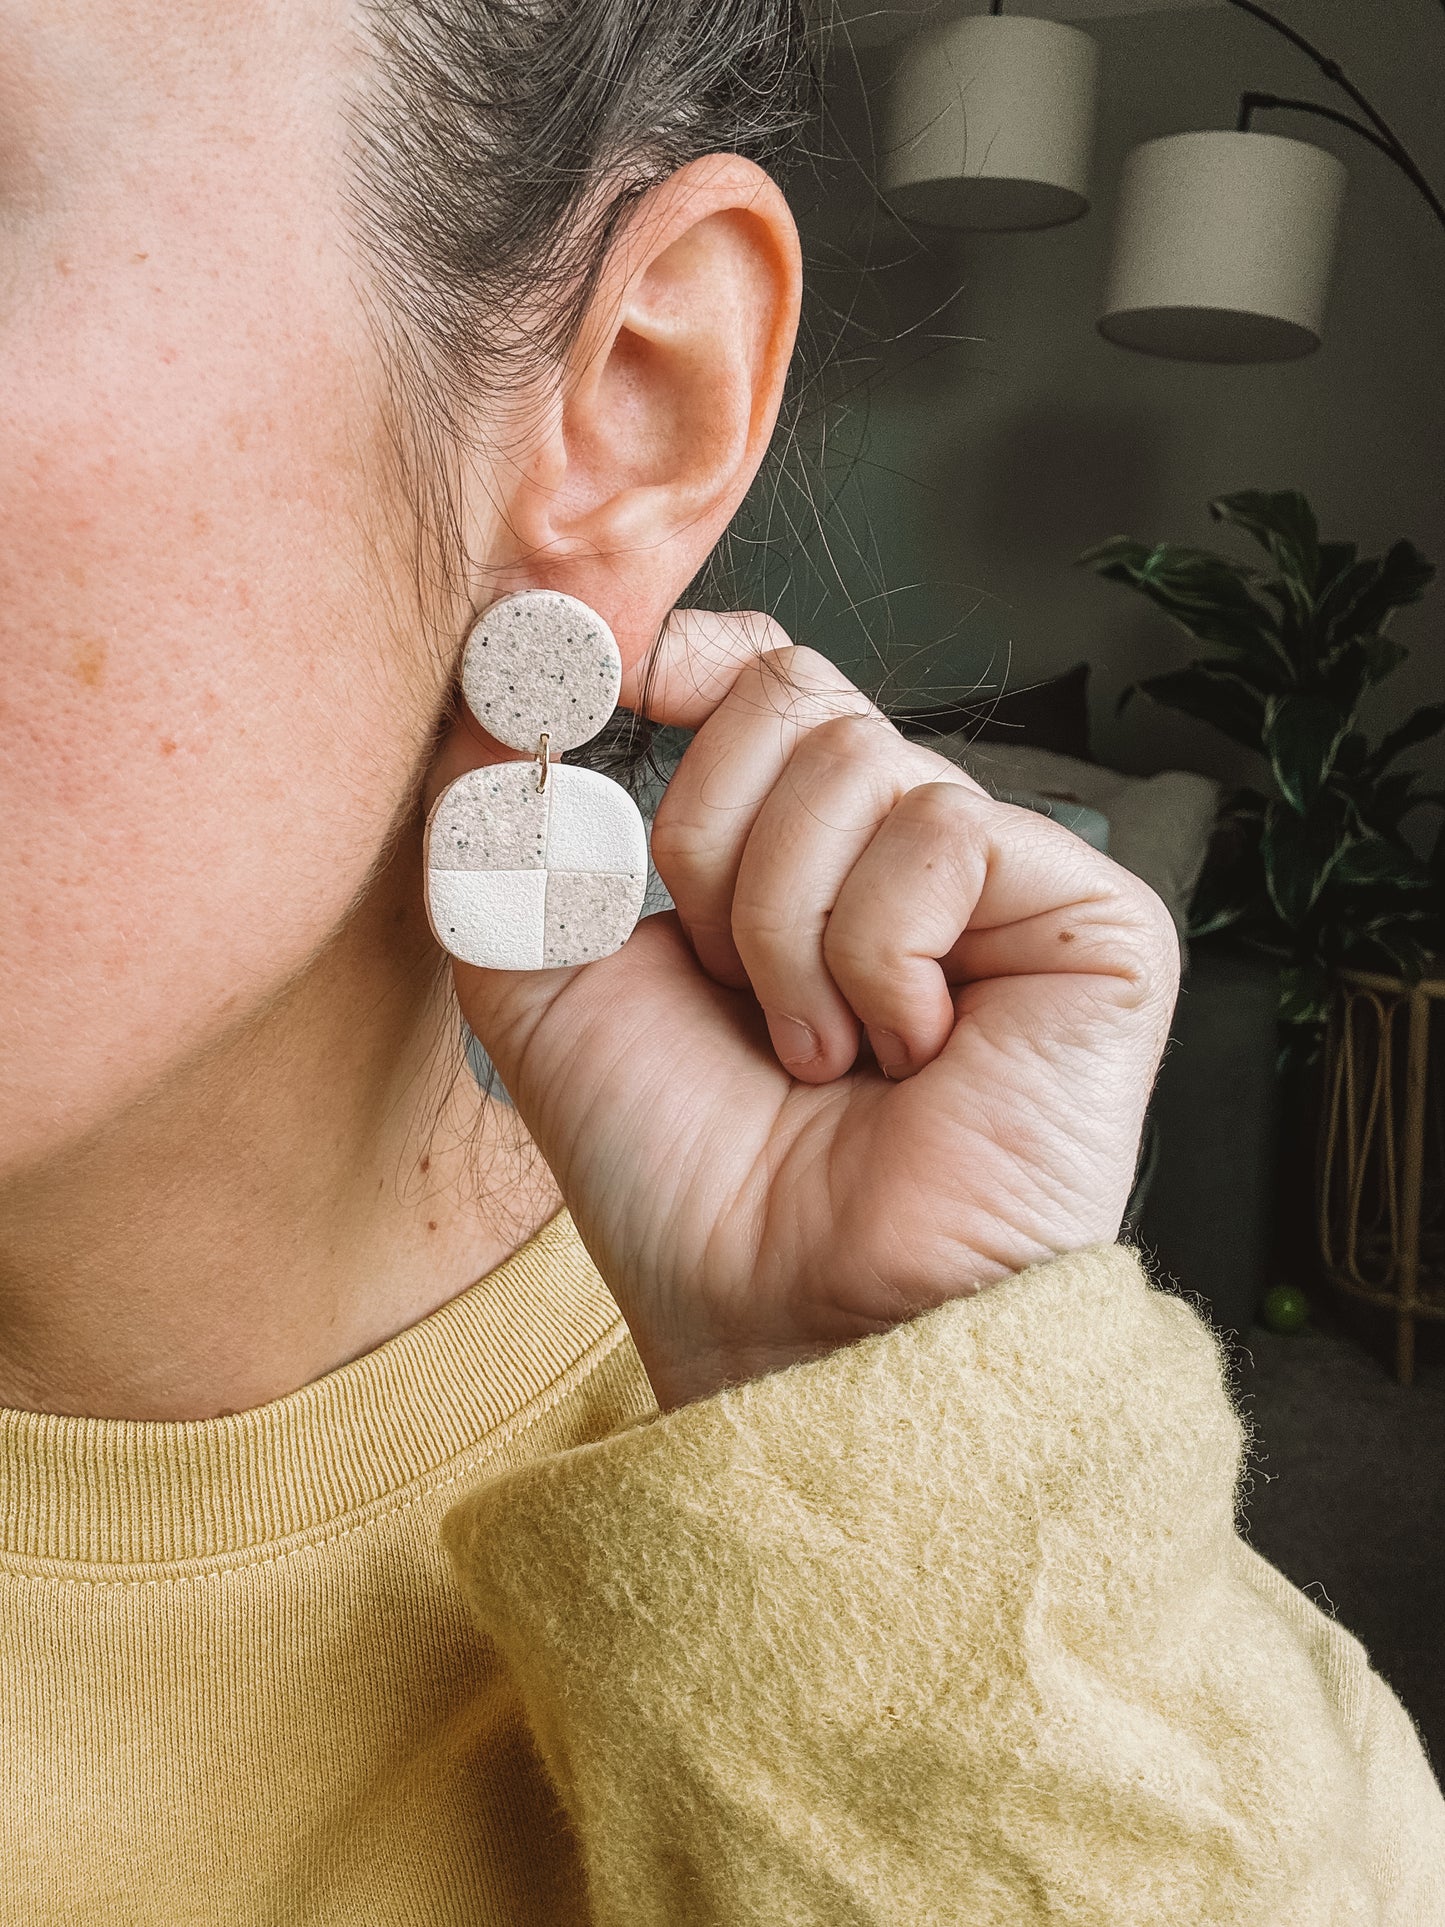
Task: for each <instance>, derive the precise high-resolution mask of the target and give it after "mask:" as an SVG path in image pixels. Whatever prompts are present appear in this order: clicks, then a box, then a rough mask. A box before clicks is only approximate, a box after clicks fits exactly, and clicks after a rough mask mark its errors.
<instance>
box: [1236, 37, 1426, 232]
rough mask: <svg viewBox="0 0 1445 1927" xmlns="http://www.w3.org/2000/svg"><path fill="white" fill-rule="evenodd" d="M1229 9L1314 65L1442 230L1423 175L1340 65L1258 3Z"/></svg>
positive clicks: (1390, 128)
mask: <svg viewBox="0 0 1445 1927" xmlns="http://www.w3.org/2000/svg"><path fill="white" fill-rule="evenodd" d="M1229 5H1230V6H1232V7H1238V8H1239V9H1240V11H1241V12H1242V13H1247V14H1249V15H1251V16H1252V17H1253V18H1254V19H1255V20H1258V21H1260V22H1261V23H1262V24H1263V25H1264V26H1266V27H1272V28H1273V29H1274V31H1275V32H1276V33H1277V34H1282V35H1283V37H1284V38H1285V39H1286V40H1288V41H1289V43H1290V45H1291V46H1293V47H1297V48H1298V49H1299V51H1300V52H1301V53H1302V54H1304V55H1305V56H1306V58H1307V59H1309V60H1312V61H1313V62H1314V64H1315V66H1316V67H1318V68H1319V70H1320V72H1321V73H1322V74H1323V75H1324V77H1325V79H1326V80H1328V81H1329V82H1330V84H1331V85H1332V86H1335V87H1338V88H1339V89H1340V90H1341V92H1342V93H1344V94H1346V95H1348V97H1349V98H1350V99H1351V100H1352V101H1353V102H1354V104H1355V106H1356V107H1358V108H1359V110H1360V112H1361V113H1362V114H1363V115H1364V117H1365V119H1366V120H1367V121H1368V122H1369V123H1370V125H1371V126H1372V127H1373V128H1374V129H1375V131H1376V133H1377V134H1378V136H1379V139H1378V140H1377V141H1376V143H1375V145H1376V146H1377V147H1379V148H1381V149H1382V150H1383V151H1384V152H1386V153H1388V154H1389V156H1390V159H1391V160H1392V161H1394V163H1395V165H1396V166H1397V167H1398V168H1399V169H1400V172H1401V173H1402V174H1404V175H1406V176H1407V177H1408V178H1409V179H1410V180H1411V181H1412V182H1413V183H1414V185H1415V187H1416V188H1417V189H1418V190H1419V192H1420V193H1421V194H1422V195H1423V196H1424V198H1425V200H1426V201H1428V202H1429V204H1430V210H1431V212H1432V213H1433V214H1434V216H1435V218H1436V220H1437V221H1439V222H1440V224H1441V225H1442V226H1445V205H1442V203H1441V201H1440V197H1439V195H1438V194H1437V193H1436V192H1435V190H1434V188H1433V187H1431V185H1430V183H1429V181H1428V180H1427V179H1426V177H1425V175H1424V174H1423V173H1422V171H1421V170H1420V168H1419V167H1418V166H1417V165H1416V164H1415V162H1414V160H1413V159H1412V158H1411V156H1410V152H1409V149H1408V148H1407V147H1406V146H1405V143H1404V142H1403V141H1402V140H1401V139H1400V136H1399V135H1398V134H1397V133H1396V132H1395V130H1394V128H1393V127H1391V125H1390V123H1389V122H1388V121H1387V120H1386V119H1385V117H1384V115H1383V114H1381V113H1380V112H1379V111H1378V110H1377V109H1376V108H1375V107H1374V105H1373V104H1372V103H1371V102H1370V100H1368V99H1367V97H1366V96H1365V95H1364V94H1362V93H1361V92H1360V90H1359V88H1358V87H1357V86H1356V85H1355V83H1354V82H1353V81H1352V80H1351V79H1350V77H1349V75H1348V74H1347V73H1346V72H1345V70H1344V68H1343V67H1341V65H1340V63H1339V62H1338V61H1337V60H1331V59H1330V57H1329V55H1328V54H1326V53H1324V52H1322V51H1321V50H1320V48H1318V47H1317V46H1315V44H1314V42H1313V41H1312V40H1306V39H1305V37H1304V35H1303V34H1302V33H1299V32H1298V31H1297V30H1296V29H1295V28H1294V27H1291V26H1288V25H1286V23H1285V22H1284V21H1283V20H1281V19H1280V17H1279V15H1278V14H1274V13H1271V12H1270V11H1269V9H1268V8H1267V7H1262V6H1260V5H1259V0H1229ZM1442 5H1445V0H1442ZM1320 111H1321V112H1323V111H1324V110H1323V109H1321V110H1320ZM1329 118H1331V119H1337V118H1338V116H1335V115H1331V116H1329ZM1345 124H1346V125H1351V124H1352V123H1350V122H1348V121H1346V123H1345ZM1354 131H1355V132H1356V133H1363V132H1364V131H1365V130H1364V129H1363V128H1362V127H1359V126H1358V125H1355V127H1354Z"/></svg>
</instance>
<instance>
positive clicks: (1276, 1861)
mask: <svg viewBox="0 0 1445 1927" xmlns="http://www.w3.org/2000/svg"><path fill="white" fill-rule="evenodd" d="M1244 1445H1245V1438H1244V1429H1243V1426H1242V1424H1241V1421H1240V1419H1239V1417H1238V1415H1237V1413H1236V1412H1235V1410H1234V1407H1233V1405H1232V1403H1231V1400H1230V1397H1229V1395H1228V1392H1227V1390H1226V1381H1225V1374H1224V1367H1223V1361H1222V1357H1221V1354H1220V1351H1219V1348H1218V1345H1217V1343H1216V1341H1215V1340H1214V1338H1213V1337H1212V1335H1211V1334H1210V1332H1209V1331H1208V1329H1207V1327H1206V1326H1205V1325H1204V1324H1203V1323H1202V1321H1201V1320H1200V1319H1199V1318H1198V1317H1197V1315H1196V1314H1195V1313H1194V1312H1193V1311H1192V1310H1191V1309H1190V1308H1189V1307H1188V1306H1187V1305H1185V1304H1184V1303H1182V1302H1181V1301H1180V1300H1179V1299H1177V1298H1175V1297H1172V1296H1170V1295H1168V1294H1166V1293H1164V1292H1161V1291H1159V1290H1157V1289H1155V1288H1154V1287H1153V1286H1152V1285H1151V1284H1150V1283H1149V1281H1148V1279H1147V1278H1146V1277H1145V1276H1144V1274H1143V1272H1142V1270H1141V1268H1140V1266H1139V1264H1138V1261H1137V1260H1136V1259H1135V1258H1134V1256H1133V1255H1132V1254H1131V1253H1129V1252H1128V1251H1126V1250H1124V1249H1123V1248H1119V1247H1115V1248H1099V1249H1096V1250H1093V1251H1087V1252H1082V1253H1078V1254H1075V1255H1073V1256H1070V1257H1066V1258H1060V1259H1056V1260H1053V1261H1052V1262H1050V1263H1048V1264H1045V1265H1040V1266H1037V1267H1035V1268H1034V1269H1033V1270H1031V1271H1028V1272H1023V1273H1020V1274H1019V1275H1018V1276H1016V1277H1014V1278H1010V1279H1007V1280H1005V1281H1004V1282H1003V1283H1001V1284H999V1285H996V1286H994V1287H993V1288H992V1289H991V1290H989V1291H987V1292H984V1293H982V1294H981V1295H979V1296H977V1297H973V1298H966V1299H961V1300H958V1301H955V1302H952V1303H950V1304H947V1305H944V1306H942V1307H940V1308H939V1309H938V1310H936V1311H932V1312H929V1313H927V1314H926V1315H924V1316H923V1317H920V1318H918V1319H916V1320H914V1321H912V1322H910V1323H908V1324H904V1325H900V1326H898V1327H896V1328H895V1329H894V1330H892V1331H890V1332H888V1333H886V1334H884V1335H882V1336H880V1337H876V1338H868V1339H865V1340H863V1341H861V1342H859V1343H857V1344H854V1345H850V1346H848V1347H846V1348H844V1349H842V1350H840V1351H837V1352H834V1353H832V1354H830V1355H829V1356H828V1357H826V1358H822V1359H819V1360H817V1361H814V1362H810V1363H807V1364H803V1365H799V1366H795V1367H793V1368H791V1369H790V1370H788V1371H784V1372H779V1373H775V1374H773V1375H770V1376H768V1377H765V1378H761V1379H757V1380H754V1381H752V1382H751V1383H749V1384H746V1385H742V1386H739V1387H736V1388H733V1389H730V1390H728V1391H725V1392H721V1393H719V1394H717V1395H716V1396H714V1397H711V1398H708V1399H703V1400H700V1401H698V1402H697V1403H696V1404H693V1405H688V1406H684V1407H682V1408H680V1409H678V1410H677V1411H674V1412H671V1413H669V1414H667V1415H665V1416H656V1415H655V1416H653V1417H652V1418H650V1419H647V1420H643V1421H640V1422H638V1423H637V1424H635V1425H633V1426H630V1427H628V1428H627V1429H625V1430H623V1431H621V1432H618V1433H615V1434H613V1435H612V1436H610V1437H609V1438H607V1439H604V1440H602V1441H600V1442H598V1443H596V1444H592V1445H587V1446H583V1447H581V1448H578V1449H576V1450H572V1451H568V1452H563V1453H560V1454H556V1455H554V1456H551V1457H544V1458H541V1459H539V1460H536V1461H533V1462H532V1463H529V1464H525V1465H522V1466H519V1467H517V1468H515V1469H512V1470H510V1471H508V1472H506V1473H504V1474H503V1475H501V1476H500V1477H498V1478H496V1479H494V1480H492V1481H491V1482H489V1483H487V1484H486V1485H484V1486H482V1487H480V1488H479V1489H477V1490H476V1491H474V1492H472V1493H471V1494H470V1495H469V1496H468V1497H467V1498H466V1499H465V1500H463V1501H462V1502H461V1503H460V1504H459V1505H457V1506H456V1507H455V1508H453V1510H452V1511H451V1513H450V1514H449V1515H448V1518H447V1520H446V1522H445V1524H444V1527H443V1533H444V1539H445V1543H446V1546H447V1549H448V1551H449V1553H450V1555H451V1558H452V1561H453V1564H454V1566H455V1569H456V1572H457V1575H458V1578H459V1580H460V1583H461V1585H462V1587H463V1589H464V1590H465V1592H466V1594H467V1596H468V1599H469V1601H470V1605H471V1608H472V1610H473V1612H474V1614H475V1615H476V1617H477V1619H478V1621H479V1622H480V1624H481V1626H482V1628H483V1629H484V1631H485V1632H486V1633H487V1634H488V1635H489V1636H490V1637H491V1638H492V1639H494V1640H495V1641H496V1642H497V1644H498V1646H499V1647H500V1649H501V1651H502V1653H503V1655H504V1657H505V1659H506V1660H507V1662H508V1663H509V1665H510V1667H511V1668H512V1670H513V1673H514V1675H515V1677H516V1680H517V1682H518V1684H519V1688H520V1691H521V1694H522V1697H523V1700H524V1703H525V1706H526V1709H527V1713H528V1716H529V1718H530V1720H531V1722H532V1727H533V1731H534V1734H535V1736H536V1739H537V1742H538V1745H539V1747H540V1750H541V1752H542V1755H543V1757H544V1759H545V1761H546V1763H547V1766H548V1769H549V1771H550V1772H551V1774H552V1776H553V1778H554V1780H555V1782H556V1784H557V1788H558V1791H559V1794H560V1796H561V1799H562V1800H563V1802H564V1804H565V1806H566V1808H567V1810H568V1812H569V1815H570V1817H571V1820H572V1823H573V1826H574V1828H575V1830H576V1832H577V1835H578V1838H579V1840H580V1842H581V1848H582V1853H583V1856H584V1859H585V1862H586V1866H587V1873H588V1880H589V1887H590V1893H591V1897H592V1909H593V1914H594V1917H595V1920H596V1922H597V1924H598V1927H664V1923H666V1927H677V1924H678V1923H681V1922H687V1923H688V1924H689V1927H744V1923H746V1924H747V1927H753V1923H756V1924H757V1927H763V1923H767V1927H781V1924H782V1923H788V1924H789V1927H793V1924H797V1927H804V1924H807V1927H813V1924H814V1923H816V1927H824V1923H826V1924H827V1927H845V1924H846V1927H875V1924H877V1923H889V1927H894V1924H895V1923H896V1927H905V1923H906V1924H907V1927H926V1924H928V1923H940V1924H941V1923H945V1922H947V1923H959V1924H960V1927H1002V1924H1003V1923H1015V1922H1017V1923H1022V1922H1044V1921H1047V1922H1050V1923H1069V1924H1070V1927H1075V1924H1077V1927H1086V1924H1087V1927H1106V1923H1107V1927H1134V1924H1135V1923H1138V1927H1145V1923H1147V1924H1148V1927H1158V1923H1159V1922H1163V1921H1167V1922H1169V1923H1171V1927H1193V1924H1194V1923H1205V1922H1208V1923H1219V1924H1220V1927H1225V1923H1228V1927H1251V1924H1252V1923H1261V1924H1262V1923H1266V1922H1267V1923H1270V1924H1271V1927H1275V1924H1276V1923H1289V1924H1290V1927H1305V1924H1306V1923H1309V1927H1314V1924H1315V1923H1319V1927H1324V1924H1325V1923H1329V1924H1330V1927H1344V1923H1347V1922H1348V1923H1367V1922H1368V1923H1371V1927H1385V1924H1386V1923H1389V1927H1405V1924H1406V1923H1409V1927H1426V1923H1429V1924H1430V1927H1440V1923H1442V1922H1445V1802H1442V1799H1441V1795H1440V1791H1439V1789H1438V1787H1437V1786H1436V1783H1435V1781H1434V1779H1433V1777H1432V1775H1431V1772H1430V1768H1429V1766H1428V1764H1427V1763H1426V1759H1425V1755H1424V1752H1423V1749H1422V1747H1421V1743H1420V1740H1419V1737H1418V1735H1417V1734H1416V1732H1415V1729H1414V1728H1413V1726H1412V1725H1411V1723H1410V1721H1409V1719H1408V1717H1407V1716H1406V1714H1405V1712H1404V1710H1403V1709H1402V1707H1401V1706H1400V1704H1399V1702H1398V1701H1397V1700H1396V1699H1395V1697H1394V1696H1393V1694H1392V1693H1391V1692H1390V1690H1389V1688H1388V1687H1387V1686H1386V1685H1385V1683H1384V1681H1383V1680H1381V1679H1380V1678H1379V1676H1378V1675H1376V1674H1374V1673H1373V1672H1372V1671H1371V1670H1370V1666H1369V1662H1368V1659H1367V1657H1366V1655H1365V1652H1364V1650H1363V1648H1362V1647H1361V1646H1360V1645H1359V1644H1358V1642H1357V1641H1356V1640H1354V1639H1353V1638H1351V1637H1350V1635H1349V1634H1348V1633H1346V1632H1345V1631H1343V1630H1342V1629H1341V1628H1340V1627H1339V1626H1337V1625H1336V1624H1335V1623H1334V1622H1333V1621H1332V1620H1330V1619H1328V1618H1326V1617H1325V1616H1324V1615H1323V1614H1322V1613H1321V1612H1320V1611H1319V1610H1318V1609H1317V1608H1316V1607H1315V1606H1314V1605H1313V1604H1312V1603H1311V1602H1310V1601H1309V1600H1307V1599H1306V1598H1304V1596H1303V1595H1302V1594H1300V1593H1299V1592H1297V1591H1296V1590H1295V1589H1294V1588H1293V1587H1292V1586H1290V1585H1289V1584H1288V1582H1287V1581H1286V1580H1284V1579H1283V1578H1282V1577H1281V1575H1280V1574H1278V1573H1277V1572H1276V1571H1275V1570H1274V1569H1273V1568H1272V1567H1271V1566H1269V1565H1268V1564H1267V1563H1266V1562H1265V1561H1264V1560H1263V1559H1261V1558H1260V1557H1259V1556H1258V1555H1257V1554H1256V1553H1254V1552H1252V1551H1251V1550H1250V1549H1249V1548H1248V1547H1247V1546H1246V1545H1245V1544H1244V1543H1243V1542H1242V1541H1241V1539H1240V1538H1239V1536H1238V1534H1237V1532H1236V1503H1237V1494H1238V1489H1239V1475H1240V1471H1241V1465H1242V1460H1243V1454H1244Z"/></svg>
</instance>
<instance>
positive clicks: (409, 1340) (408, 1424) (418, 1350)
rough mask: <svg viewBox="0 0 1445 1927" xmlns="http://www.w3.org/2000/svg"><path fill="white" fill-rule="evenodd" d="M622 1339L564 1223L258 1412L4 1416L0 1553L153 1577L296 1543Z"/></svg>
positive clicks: (437, 1462)
mask: <svg viewBox="0 0 1445 1927" xmlns="http://www.w3.org/2000/svg"><path fill="white" fill-rule="evenodd" d="M617 1324H618V1311H617V1306H616V1304H615V1303H614V1302H613V1300H612V1298H611V1296H610V1295H609V1293H608V1291H607V1288H606V1286H605V1285H604V1284H603V1283H602V1280H601V1278H600V1277H599V1276H598V1274H597V1272H596V1270H595V1269H594V1267H593V1265H592V1262H591V1260H590V1259H589V1258H588V1256H587V1253H586V1250H585V1249H584V1247H583V1245H582V1241H581V1239H580V1238H579V1237H578V1235H577V1232H576V1229H575V1227H574V1226H573V1224H572V1220H571V1218H570V1217H569V1216H568V1215H567V1213H566V1212H565V1211H564V1212H561V1213H559V1214H558V1216H557V1217H555V1218H553V1219H552V1221H551V1222H550V1223H549V1224H547V1225H545V1226H544V1227H543V1229H542V1230H541V1231H539V1232H538V1233H537V1235H536V1236H535V1237H534V1238H532V1239H531V1240H530V1241H529V1242H528V1243H527V1244H525V1245H523V1246H522V1248H521V1249H520V1250H519V1251H517V1252H515V1253H514V1254H513V1256H512V1257H510V1258H508V1259H507V1260H506V1262H505V1263H504V1264H502V1265H499V1266H498V1267H497V1269H496V1270H495V1271H492V1272H489V1273H488V1274H487V1275H486V1277H484V1278H482V1279H480V1280H479V1281H478V1282H477V1283H476V1284H474V1285H471V1286H469V1287H468V1288H467V1289H466V1290H465V1291H464V1292H462V1293H461V1294H460V1295H459V1296H458V1297H456V1298H453V1299H452V1300H451V1301H450V1302H449V1303H448V1304H446V1305H443V1306H442V1308H441V1309H440V1310H439V1311H436V1312H433V1313H432V1314H431V1316H430V1317H428V1318H424V1319H423V1320H422V1321H421V1323H420V1324H418V1325H414V1326H412V1327H411V1328H410V1330H408V1331H404V1332H402V1333H401V1334H400V1335H399V1336H398V1337H396V1338H393V1339H390V1340H389V1341H388V1342H387V1343H386V1344H384V1345H381V1346H379V1347H378V1348H377V1349H376V1350H375V1351H373V1352H368V1353H367V1354H366V1356H365V1357H364V1358H358V1359H356V1360H354V1361H353V1362H352V1363H351V1364H349V1365H343V1366H342V1367H341V1368H340V1369H339V1370H337V1371H334V1372H329V1373H327V1375H326V1376H325V1377H324V1378H320V1379H317V1380H316V1382H315V1383H314V1384H311V1385H307V1386H304V1387H303V1388H302V1389H301V1390H300V1391H299V1392H291V1393H288V1394H287V1396H286V1397H284V1398H278V1399H275V1400H273V1402H272V1403H271V1404H269V1405H262V1406H259V1407H258V1408H257V1409H256V1410H255V1411H252V1412H238V1413H236V1414H234V1415H232V1416H229V1417H226V1418H215V1419H196V1420H188V1421H184V1422H169V1421H166V1422H162V1421H152V1420H139V1419H95V1418H71V1417H57V1416H54V1415H49V1414H44V1413H36V1412H15V1411H7V1410H0V1551H3V1552H8V1553H10V1554H12V1555H18V1556H21V1557H25V1558H31V1559H56V1560H74V1561H82V1562H87V1563H91V1562H94V1563H98V1564H102V1565H127V1564H137V1563H141V1564H148V1563H151V1562H156V1561H170V1560H177V1559H194V1558H204V1557H206V1556H208V1555H213V1554H217V1553H223V1552H232V1551H236V1550H238V1549H240V1548H243V1547H247V1546H257V1545H260V1544H263V1543H264V1542H266V1541H269V1540H275V1539H280V1538H283V1537H285V1536H287V1535H288V1534H291V1533H296V1532H303V1531H305V1530H307V1529H308V1528H309V1527H313V1526H317V1525H322V1524H324V1523H326V1522H327V1521H328V1520H333V1519H336V1518H339V1517H340V1516H342V1515H343V1514H346V1513H350V1512H354V1511H356V1510H357V1509H358V1508H361V1507H364V1506H366V1505H368V1504H370V1503H372V1502H373V1501H375V1500H377V1499H379V1498H382V1497H383V1496H384V1495H385V1494H387V1493H389V1492H394V1491H396V1490H397V1489H398V1488H400V1487H403V1486H406V1485H408V1484H410V1483H411V1482H412V1481H414V1480H417V1479H419V1478H422V1477H424V1476H425V1475H426V1474H427V1473H428V1472H431V1471H433V1470H434V1469H436V1468H437V1467H439V1466H441V1465H444V1464H445V1463H446V1462H447V1461H448V1460H449V1459H450V1458H452V1457H454V1456H455V1455H456V1454H457V1453H458V1452H461V1451H464V1450H465V1449H466V1448H467V1447H468V1446H472V1445H475V1444H476V1443H477V1442H478V1441H479V1440H480V1439H483V1438H485V1436H486V1435H487V1434H488V1433H489V1432H491V1431H493V1430H495V1429H496V1427H498V1426H499V1425H502V1424H504V1423H505V1422H506V1421H507V1420H508V1419H510V1418H512V1417H514V1416H515V1415H516V1414H517V1413H518V1412H520V1411H521V1410H522V1409H523V1407H524V1406H526V1405H527V1404H528V1403H529V1402H530V1401H531V1400H532V1399H534V1398H536V1397H537V1396H538V1395H539V1394H541V1393H542V1392H544V1391H546V1389H547V1388H548V1386H549V1385H551V1384H553V1383H555V1381H556V1380H557V1379H558V1378H559V1377H560V1376H561V1375H562V1374H563V1373H564V1372H565V1371H566V1370H567V1369H568V1367H569V1366H571V1365H573V1364H575V1363H576V1362H577V1360H578V1359H579V1358H581V1357H582V1356H583V1354H584V1353H586V1352H587V1351H588V1349H589V1348H590V1347H592V1346H594V1345H596V1344H598V1343H599V1342H600V1341H602V1340H603V1339H605V1338H606V1337H607V1336H608V1334H609V1333H610V1332H612V1331H613V1330H614V1328H615V1327H616V1326H617Z"/></svg>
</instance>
